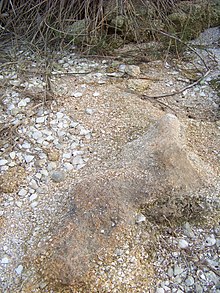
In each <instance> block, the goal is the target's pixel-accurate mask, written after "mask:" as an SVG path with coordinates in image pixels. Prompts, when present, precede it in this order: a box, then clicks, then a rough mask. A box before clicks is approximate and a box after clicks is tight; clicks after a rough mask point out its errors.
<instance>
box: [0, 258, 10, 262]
mask: <svg viewBox="0 0 220 293" xmlns="http://www.w3.org/2000/svg"><path fill="white" fill-rule="evenodd" d="M1 263H2V264H8V263H9V259H8V258H7V257H3V258H2V260H1Z"/></svg>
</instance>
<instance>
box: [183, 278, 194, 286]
mask: <svg viewBox="0 0 220 293" xmlns="http://www.w3.org/2000/svg"><path fill="white" fill-rule="evenodd" d="M185 284H186V286H189V287H190V286H192V285H193V284H194V278H193V277H192V276H189V277H188V278H187V279H186V280H185Z"/></svg>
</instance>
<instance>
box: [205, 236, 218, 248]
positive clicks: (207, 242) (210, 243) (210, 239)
mask: <svg viewBox="0 0 220 293" xmlns="http://www.w3.org/2000/svg"><path fill="white" fill-rule="evenodd" d="M215 244H216V239H215V236H214V235H213V234H212V235H210V236H209V237H207V238H206V240H205V246H213V245H215Z"/></svg>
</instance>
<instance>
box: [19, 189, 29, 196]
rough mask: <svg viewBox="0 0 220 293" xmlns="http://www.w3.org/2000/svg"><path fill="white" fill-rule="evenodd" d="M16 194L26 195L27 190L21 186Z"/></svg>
mask: <svg viewBox="0 0 220 293" xmlns="http://www.w3.org/2000/svg"><path fill="white" fill-rule="evenodd" d="M18 195H19V196H25V195H27V190H26V189H24V188H22V189H21V190H20V191H19V192H18Z"/></svg>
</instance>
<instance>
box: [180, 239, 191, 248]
mask: <svg viewBox="0 0 220 293" xmlns="http://www.w3.org/2000/svg"><path fill="white" fill-rule="evenodd" d="M178 246H179V248H181V249H186V248H187V247H188V246H189V243H188V242H187V241H186V240H184V239H180V240H179V243H178Z"/></svg>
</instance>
